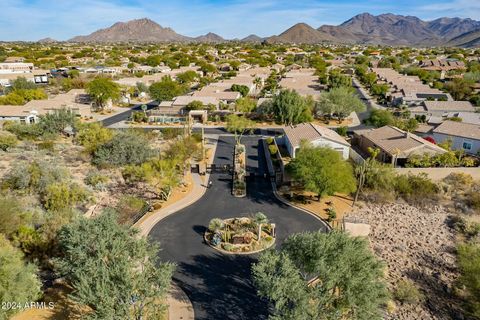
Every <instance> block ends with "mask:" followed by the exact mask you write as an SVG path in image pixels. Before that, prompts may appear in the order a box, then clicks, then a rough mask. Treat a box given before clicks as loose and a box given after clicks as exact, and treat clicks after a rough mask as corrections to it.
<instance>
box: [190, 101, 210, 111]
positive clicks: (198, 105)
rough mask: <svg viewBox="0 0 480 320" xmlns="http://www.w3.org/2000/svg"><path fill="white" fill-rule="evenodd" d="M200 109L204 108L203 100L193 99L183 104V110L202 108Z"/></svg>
mask: <svg viewBox="0 0 480 320" xmlns="http://www.w3.org/2000/svg"><path fill="white" fill-rule="evenodd" d="M202 109H205V106H204V104H203V102H202V101H199V100H193V101H191V102H189V103H188V104H187V105H186V106H185V110H187V111H190V110H202Z"/></svg>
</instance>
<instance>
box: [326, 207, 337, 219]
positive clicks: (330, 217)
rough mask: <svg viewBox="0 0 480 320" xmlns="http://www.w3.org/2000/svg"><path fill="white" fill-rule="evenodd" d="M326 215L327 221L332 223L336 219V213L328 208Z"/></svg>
mask: <svg viewBox="0 0 480 320" xmlns="http://www.w3.org/2000/svg"><path fill="white" fill-rule="evenodd" d="M327 215H328V221H333V220H335V219H337V212H336V211H335V209H334V208H328V209H327Z"/></svg>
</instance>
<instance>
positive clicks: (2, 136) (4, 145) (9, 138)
mask: <svg viewBox="0 0 480 320" xmlns="http://www.w3.org/2000/svg"><path fill="white" fill-rule="evenodd" d="M17 144H18V140H17V137H15V135H13V134H11V133H9V132H4V131H3V132H0V150H3V151H5V152H6V151H8V149H10V148H13V147H15V146H16V145H17Z"/></svg>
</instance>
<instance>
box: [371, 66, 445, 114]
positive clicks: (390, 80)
mask: <svg viewBox="0 0 480 320" xmlns="http://www.w3.org/2000/svg"><path fill="white" fill-rule="evenodd" d="M372 71H373V72H375V73H376V74H377V77H378V78H379V80H381V81H384V82H386V83H387V84H389V85H390V92H389V93H388V94H387V98H388V99H389V101H390V102H391V103H392V104H394V105H398V104H405V105H409V106H410V105H415V106H416V105H419V104H420V103H422V102H423V101H426V100H430V99H432V100H447V101H452V100H453V99H452V97H451V96H450V94H447V93H444V92H442V91H440V90H438V89H435V88H430V86H428V85H426V84H423V82H422V81H421V80H420V78H418V77H417V76H406V75H403V74H400V73H398V72H397V71H395V70H393V69H390V68H372Z"/></svg>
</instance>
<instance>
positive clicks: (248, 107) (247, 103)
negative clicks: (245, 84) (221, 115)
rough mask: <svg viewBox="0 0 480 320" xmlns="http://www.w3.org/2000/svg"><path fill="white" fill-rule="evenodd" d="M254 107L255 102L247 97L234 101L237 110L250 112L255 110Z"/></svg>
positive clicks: (255, 105)
mask: <svg viewBox="0 0 480 320" xmlns="http://www.w3.org/2000/svg"><path fill="white" fill-rule="evenodd" d="M256 107H257V103H256V102H255V100H253V99H251V98H249V97H244V98H240V99H237V101H235V109H236V110H237V111H238V112H246V113H248V112H252V111H253V110H255V108H256Z"/></svg>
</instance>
